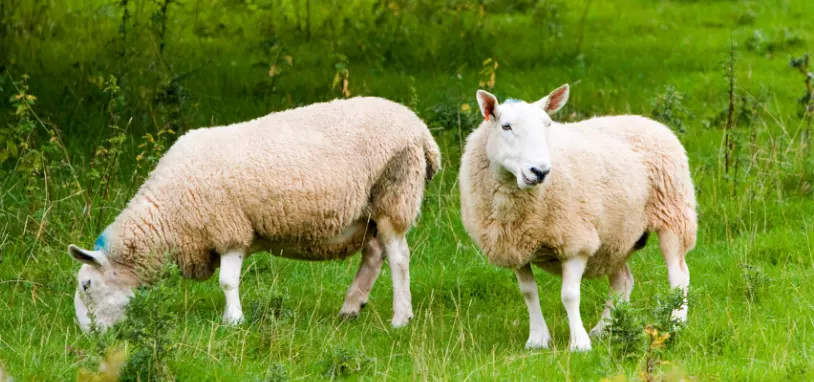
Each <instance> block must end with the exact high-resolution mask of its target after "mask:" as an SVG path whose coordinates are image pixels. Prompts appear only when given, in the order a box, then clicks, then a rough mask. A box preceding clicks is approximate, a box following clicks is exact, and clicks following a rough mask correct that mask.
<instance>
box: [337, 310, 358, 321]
mask: <svg viewBox="0 0 814 382" xmlns="http://www.w3.org/2000/svg"><path fill="white" fill-rule="evenodd" d="M339 318H341V319H343V320H345V321H351V320H355V319H357V318H359V312H345V311H341V312H339Z"/></svg>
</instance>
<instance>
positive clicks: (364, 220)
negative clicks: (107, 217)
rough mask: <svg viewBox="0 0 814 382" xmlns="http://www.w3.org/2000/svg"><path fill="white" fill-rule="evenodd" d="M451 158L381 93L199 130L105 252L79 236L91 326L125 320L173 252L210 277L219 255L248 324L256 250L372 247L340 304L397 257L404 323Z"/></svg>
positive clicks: (175, 152)
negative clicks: (248, 265)
mask: <svg viewBox="0 0 814 382" xmlns="http://www.w3.org/2000/svg"><path fill="white" fill-rule="evenodd" d="M440 161H441V156H440V152H439V149H438V145H437V144H436V143H435V141H434V140H433V138H432V135H431V134H430V132H429V130H428V129H427V126H426V125H425V124H424V123H423V122H422V121H421V120H420V119H419V118H418V116H416V115H415V113H413V112H412V111H410V110H409V109H408V108H406V107H404V106H402V105H399V104H397V103H394V102H391V101H388V100H385V99H381V98H353V99H349V100H335V101H332V102H327V103H320V104H314V105H310V106H306V107H301V108H297V109H293V110H288V111H283V112H279V113H273V114H270V115H267V116H265V117H262V118H259V119H255V120H252V121H249V122H244V123H238V124H233V125H229V126H225V127H215V128H207V129H197V130H194V131H190V132H189V133H187V134H185V135H184V136H182V137H180V138H179V139H178V141H177V142H176V143H175V144H174V145H173V146H172V147H171V148H170V149H169V150H168V151H167V153H166V154H165V155H164V157H163V158H162V159H161V160H160V161H159V163H158V166H157V167H156V169H155V170H153V172H152V173H151V174H150V177H149V179H147V181H146V182H145V183H144V184H143V185H142V186H141V188H140V189H139V191H138V192H137V193H136V195H135V196H134V197H133V199H132V200H131V201H130V202H129V203H128V205H127V207H126V208H125V209H124V210H123V211H122V212H121V213H120V214H119V216H118V217H117V218H116V219H115V221H114V222H113V223H112V224H111V225H110V226H108V227H107V228H106V229H105V231H104V232H103V233H102V234H101V235H100V236H99V238H98V239H97V240H96V245H95V247H94V250H92V251H90V250H85V249H81V248H79V247H77V246H74V245H70V246H69V247H68V253H69V254H70V255H71V256H72V257H73V258H75V259H76V260H79V261H81V262H82V263H84V265H83V266H82V267H81V268H80V270H79V273H78V277H77V278H78V287H77V291H76V294H75V297H74V303H75V308H76V317H77V319H78V321H79V324H80V326H81V327H82V328H83V329H84V330H88V329H89V328H91V327H92V326H93V325H95V326H96V327H99V328H101V329H105V328H107V327H110V326H112V325H113V324H115V323H116V322H118V321H120V320H121V319H123V318H124V312H125V306H126V304H127V302H128V301H129V299H130V298H131V297H132V296H133V292H132V290H133V288H135V287H137V286H139V285H145V284H149V283H151V282H152V281H154V279H155V277H156V275H157V274H158V273H159V272H158V271H159V270H160V268H161V267H162V266H163V265H164V264H165V263H166V262H168V261H170V260H172V261H174V262H175V263H176V264H177V265H178V266H179V268H180V269H181V271H182V273H183V275H184V276H185V277H188V278H193V279H198V280H206V279H208V278H209V277H211V276H212V274H213V273H214V271H215V268H217V267H218V266H220V276H219V277H220V285H221V287H222V289H223V292H224V294H225V296H226V309H225V312H224V315H223V321H224V323H227V324H235V323H239V322H241V321H242V320H243V311H242V308H241V305H240V297H239V292H238V286H239V281H240V271H241V266H242V263H243V260H244V259H245V258H246V257H247V256H249V255H251V254H252V253H254V252H257V251H260V250H268V251H270V252H271V253H272V254H274V255H277V256H282V257H287V258H294V259H302V260H333V259H342V258H345V257H348V256H350V255H352V254H354V253H355V252H357V251H358V250H359V249H362V261H361V266H360V267H359V271H358V272H357V273H356V276H355V279H354V280H353V283H352V284H351V286H350V289H349V290H348V293H347V295H346V297H345V304H344V306H343V307H342V310H341V315H342V316H344V317H353V316H356V315H357V314H358V313H359V311H360V309H361V308H362V307H364V305H365V304H366V303H367V297H368V294H369V293H370V289H371V287H372V286H373V283H374V281H375V280H376V278H377V277H378V275H379V270H380V268H381V265H382V262H383V258H384V256H386V257H387V260H388V263H389V264H390V268H391V271H392V278H393V311H394V312H393V320H392V324H393V326H395V327H400V326H404V325H406V324H407V322H408V321H409V319H410V318H411V317H412V314H413V312H412V305H411V298H410V273H409V248H408V246H407V241H406V240H405V234H406V233H407V231H408V230H409V229H410V227H411V226H412V225H413V224H414V222H415V220H416V218H417V216H418V214H419V210H420V207H421V201H422V198H423V192H424V187H425V182H426V181H427V180H429V179H430V178H432V176H433V174H434V173H436V172H437V171H438V170H439V168H440V164H441V163H440ZM165 254H166V256H165ZM170 257H171V258H170ZM91 317H93V318H94V319H93V322H91Z"/></svg>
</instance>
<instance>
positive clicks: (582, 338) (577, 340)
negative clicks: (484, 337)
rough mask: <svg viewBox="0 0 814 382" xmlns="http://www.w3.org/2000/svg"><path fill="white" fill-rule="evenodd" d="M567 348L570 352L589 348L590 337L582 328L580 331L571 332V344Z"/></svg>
mask: <svg viewBox="0 0 814 382" xmlns="http://www.w3.org/2000/svg"><path fill="white" fill-rule="evenodd" d="M569 350H571V351H572V352H584V351H589V350H591V338H590V337H588V333H585V330H584V329H583V330H582V333H576V334H571V346H569Z"/></svg>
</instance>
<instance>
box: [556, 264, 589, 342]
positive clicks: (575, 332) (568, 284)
mask: <svg viewBox="0 0 814 382" xmlns="http://www.w3.org/2000/svg"><path fill="white" fill-rule="evenodd" d="M587 265H588V256H584V255H577V256H574V257H572V258H569V259H567V260H565V261H563V262H562V292H561V298H562V304H563V305H564V306H565V312H566V313H567V314H568V328H569V331H570V332H571V339H570V344H569V349H570V350H571V351H587V350H591V338H590V337H588V332H586V331H585V326H584V325H583V324H582V317H581V316H580V314H579V299H580V296H579V295H580V284H581V283H582V275H583V274H584V273H585V267H586V266H587Z"/></svg>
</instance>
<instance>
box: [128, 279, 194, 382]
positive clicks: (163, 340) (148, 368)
mask: <svg viewBox="0 0 814 382" xmlns="http://www.w3.org/2000/svg"><path fill="white" fill-rule="evenodd" d="M179 277H180V276H179V275H178V269H177V266H175V265H168V266H166V267H164V269H163V270H162V275H161V276H160V277H159V280H160V281H159V282H157V283H156V284H154V285H153V286H152V287H151V288H149V289H146V288H139V289H137V290H136V292H135V296H134V297H133V298H132V299H131V300H130V302H129V304H128V305H127V310H126V317H127V318H126V319H125V320H124V321H122V323H121V324H120V325H118V327H117V329H118V338H119V339H120V340H124V341H127V342H128V343H129V344H130V345H131V346H132V350H130V354H129V355H128V358H127V361H126V362H125V364H124V366H123V367H122V372H121V380H122V381H159V380H166V379H168V378H171V376H172V375H171V373H170V370H169V368H168V367H167V363H166V359H167V357H168V356H169V355H170V354H171V353H172V352H173V351H174V350H175V347H174V346H173V345H172V340H171V339H170V329H171V328H172V327H173V325H174V323H175V322H176V321H177V313H176V310H175V309H173V308H174V307H173V306H172V305H171V304H170V303H169V301H171V298H169V297H170V296H172V295H173V294H175V293H176V292H177V288H178V285H177V279H178V278H179Z"/></svg>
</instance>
